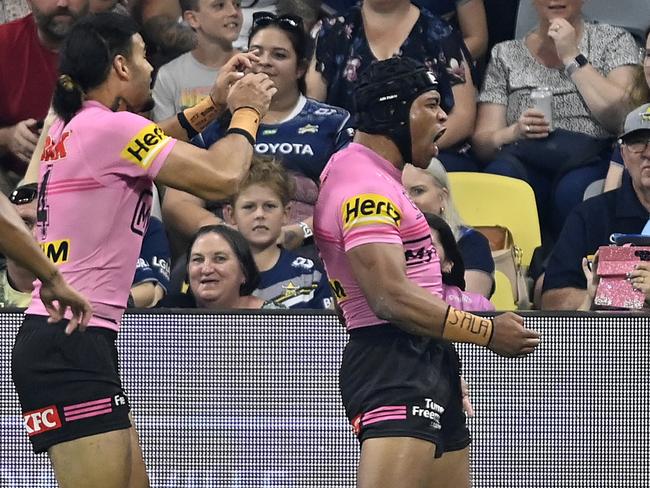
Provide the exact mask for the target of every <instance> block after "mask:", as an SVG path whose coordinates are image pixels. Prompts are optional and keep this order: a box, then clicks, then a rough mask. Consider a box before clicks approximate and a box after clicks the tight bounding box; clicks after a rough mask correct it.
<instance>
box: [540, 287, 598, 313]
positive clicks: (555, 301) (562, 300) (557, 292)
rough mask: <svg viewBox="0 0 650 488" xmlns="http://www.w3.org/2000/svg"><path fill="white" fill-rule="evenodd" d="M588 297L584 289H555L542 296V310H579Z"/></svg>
mask: <svg viewBox="0 0 650 488" xmlns="http://www.w3.org/2000/svg"><path fill="white" fill-rule="evenodd" d="M586 297H587V290H585V289H582V288H571V287H567V288H554V289H552V290H547V291H545V292H544V293H543V294H542V310H579V309H580V306H581V305H582V304H583V303H584V301H585V298H586Z"/></svg>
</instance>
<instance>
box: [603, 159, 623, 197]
mask: <svg viewBox="0 0 650 488" xmlns="http://www.w3.org/2000/svg"><path fill="white" fill-rule="evenodd" d="M623 170H624V167H623V166H622V165H620V164H618V163H615V162H613V161H610V162H609V168H607V176H605V186H604V187H603V192H606V191H610V190H616V189H617V188H618V187H619V186H621V182H622V181H623Z"/></svg>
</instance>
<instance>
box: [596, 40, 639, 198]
mask: <svg viewBox="0 0 650 488" xmlns="http://www.w3.org/2000/svg"><path fill="white" fill-rule="evenodd" d="M641 51H642V61H641V66H640V69H639V70H638V72H637V78H636V83H635V86H634V87H633V89H632V94H631V98H632V99H633V100H634V101H635V102H637V103H635V106H637V105H641V104H642V103H645V102H647V101H648V100H650V29H648V30H646V35H645V48H643V49H642V50H641ZM623 171H624V166H623V157H622V156H621V146H620V144H617V145H616V147H615V148H614V152H613V153H612V158H611V161H610V162H609V169H608V170H607V177H606V178H605V183H604V185H603V191H609V190H614V189H616V188H618V187H619V186H621V181H622V178H623Z"/></svg>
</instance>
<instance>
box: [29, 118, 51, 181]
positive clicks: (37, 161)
mask: <svg viewBox="0 0 650 488" xmlns="http://www.w3.org/2000/svg"><path fill="white" fill-rule="evenodd" d="M55 119H56V114H55V113H54V110H53V109H52V107H51V106H50V110H49V111H48V112H47V117H45V121H44V122H43V129H42V130H41V135H40V136H39V138H38V143H37V144H36V149H34V152H33V153H32V157H31V159H30V160H29V165H28V166H27V171H26V172H25V177H24V178H23V182H24V183H36V182H38V173H39V170H40V166H41V155H42V154H43V149H44V148H45V139H47V133H48V132H49V131H50V127H52V123H54V120H55Z"/></svg>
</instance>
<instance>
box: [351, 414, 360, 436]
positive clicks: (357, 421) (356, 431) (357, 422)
mask: <svg viewBox="0 0 650 488" xmlns="http://www.w3.org/2000/svg"><path fill="white" fill-rule="evenodd" d="M361 415H362V414H359V415H357V416H356V417H354V418H353V419H352V420H351V421H350V425H352V432H354V435H359V432H361Z"/></svg>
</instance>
